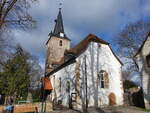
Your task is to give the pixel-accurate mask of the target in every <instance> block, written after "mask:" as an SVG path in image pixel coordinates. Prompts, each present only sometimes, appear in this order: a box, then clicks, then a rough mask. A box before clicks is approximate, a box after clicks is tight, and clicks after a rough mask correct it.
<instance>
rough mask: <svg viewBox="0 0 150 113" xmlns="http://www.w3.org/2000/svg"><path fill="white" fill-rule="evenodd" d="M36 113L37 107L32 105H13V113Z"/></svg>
mask: <svg viewBox="0 0 150 113" xmlns="http://www.w3.org/2000/svg"><path fill="white" fill-rule="evenodd" d="M28 112H30V113H31V112H33V113H38V107H37V106H36V105H33V104H23V105H15V106H14V113H28Z"/></svg>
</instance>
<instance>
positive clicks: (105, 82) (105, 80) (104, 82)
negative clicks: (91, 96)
mask: <svg viewBox="0 0 150 113" xmlns="http://www.w3.org/2000/svg"><path fill="white" fill-rule="evenodd" d="M100 81H101V82H100V83H101V88H109V77H108V73H107V72H106V71H104V70H101V71H100Z"/></svg>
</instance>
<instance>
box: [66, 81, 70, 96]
mask: <svg viewBox="0 0 150 113" xmlns="http://www.w3.org/2000/svg"><path fill="white" fill-rule="evenodd" d="M66 92H68V93H69V92H70V82H69V81H67V83H66Z"/></svg>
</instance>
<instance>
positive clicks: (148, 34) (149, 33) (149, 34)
mask: <svg viewBox="0 0 150 113" xmlns="http://www.w3.org/2000/svg"><path fill="white" fill-rule="evenodd" d="M149 36H150V32H148V33H147V35H146V38H145V40H144V41H143V43H142V45H141V46H140V48H139V49H138V51H137V52H136V54H135V55H134V56H133V57H136V56H137V55H138V54H139V53H140V52H141V50H142V48H143V46H144V44H145V42H146V41H147V39H148V37H149Z"/></svg>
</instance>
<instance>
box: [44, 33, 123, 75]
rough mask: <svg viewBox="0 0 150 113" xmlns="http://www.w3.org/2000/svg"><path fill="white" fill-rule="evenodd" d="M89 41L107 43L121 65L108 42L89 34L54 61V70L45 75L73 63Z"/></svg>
mask: <svg viewBox="0 0 150 113" xmlns="http://www.w3.org/2000/svg"><path fill="white" fill-rule="evenodd" d="M90 42H97V43H102V44H106V45H108V46H109V48H110V50H111V51H112V53H113V55H114V56H115V57H116V59H117V60H118V61H119V63H120V64H121V65H123V63H122V62H121V61H120V59H119V58H118V57H117V56H116V55H115V53H114V52H113V50H112V48H111V47H110V45H109V43H108V42H106V41H104V40H102V39H100V38H98V37H97V36H95V35H93V34H89V35H88V36H87V37H86V38H85V39H84V40H82V41H81V42H80V43H79V44H77V45H76V46H75V47H73V48H71V49H70V50H66V51H65V54H64V57H63V58H62V59H61V60H60V61H59V62H55V64H54V65H56V67H55V68H54V70H52V71H51V72H50V73H48V74H47V76H50V75H52V74H53V73H55V72H57V71H59V70H60V69H62V68H63V67H66V66H68V65H70V64H72V63H74V62H75V59H76V58H77V57H78V56H80V55H81V54H82V53H83V52H85V51H86V49H87V48H88V46H89V44H90Z"/></svg>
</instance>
